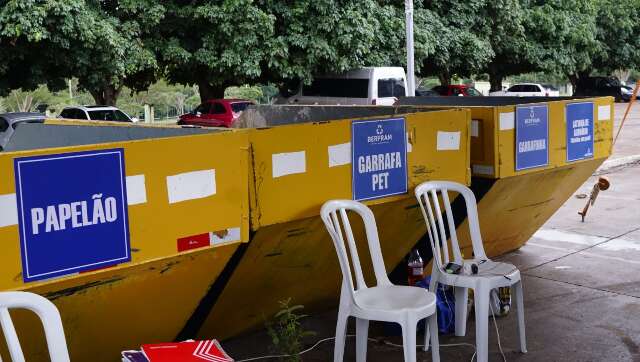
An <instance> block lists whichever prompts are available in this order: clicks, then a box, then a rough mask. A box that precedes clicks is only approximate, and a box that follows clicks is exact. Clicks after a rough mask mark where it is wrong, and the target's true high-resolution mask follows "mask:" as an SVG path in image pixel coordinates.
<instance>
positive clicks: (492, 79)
mask: <svg viewBox="0 0 640 362" xmlns="http://www.w3.org/2000/svg"><path fill="white" fill-rule="evenodd" d="M503 79H504V76H503V75H502V74H496V73H489V84H490V85H491V88H490V89H489V92H499V91H501V90H502V80H503Z"/></svg>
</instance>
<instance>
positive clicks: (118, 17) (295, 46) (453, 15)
mask: <svg viewBox="0 0 640 362" xmlns="http://www.w3.org/2000/svg"><path fill="white" fill-rule="evenodd" d="M1 3H2V6H1V7H0V54H2V56H1V57H0V95H6V94H8V93H9V92H10V91H11V90H15V89H22V90H25V91H29V90H34V89H37V88H38V86H39V85H42V84H46V85H47V86H48V88H49V89H52V90H58V89H62V88H64V87H65V85H66V83H65V80H67V79H71V78H74V79H77V80H78V82H79V83H78V87H79V88H80V89H84V90H86V91H88V92H90V93H91V95H92V96H93V98H94V100H95V102H97V103H105V104H115V102H116V100H117V99H118V96H119V95H120V93H121V92H122V91H123V89H125V90H127V91H130V92H138V91H141V90H145V89H147V88H148V87H149V85H150V84H152V83H154V82H156V81H157V80H159V79H166V80H167V81H168V82H170V83H174V84H182V85H185V86H189V87H190V86H197V89H198V91H199V94H200V98H201V99H202V100H204V99H209V98H214V97H222V96H224V92H225V89H226V88H228V87H230V86H241V85H245V84H248V85H254V84H272V85H275V86H277V87H279V88H280V89H282V90H284V89H290V88H293V87H295V86H297V85H298V84H299V82H300V81H303V82H308V81H310V80H311V79H312V77H313V76H315V75H318V74H322V73H333V72H342V71H346V70H349V69H352V68H357V67H361V66H384V65H405V62H406V57H405V25H404V1H401V0H298V1H288V0H218V1H210V0H190V1H184V0H57V1H51V0H4V1H1ZM414 3H415V16H414V19H415V27H414V29H415V54H416V70H417V73H418V74H419V75H421V76H437V77H438V78H439V79H440V81H441V82H442V83H445V84H446V83H448V82H450V81H451V78H452V77H454V76H458V77H471V76H473V75H478V74H487V75H488V76H489V78H490V81H491V85H492V88H493V89H496V88H500V87H501V83H502V79H503V78H504V77H506V76H510V75H515V74H521V73H526V72H545V73H553V74H562V75H564V76H566V77H568V78H569V79H571V80H572V81H573V82H575V81H576V80H577V79H579V78H580V77H583V76H587V75H589V74H592V73H594V72H597V73H611V72H613V71H616V70H619V69H631V68H636V67H638V66H640V64H639V63H640V37H638V36H637V35H638V34H640V22H639V21H637V19H638V16H639V15H640V10H639V9H640V0H626V1H616V0H468V1H457V0H419V1H414Z"/></svg>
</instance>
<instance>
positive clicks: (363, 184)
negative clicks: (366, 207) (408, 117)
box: [351, 118, 407, 200]
mask: <svg viewBox="0 0 640 362" xmlns="http://www.w3.org/2000/svg"><path fill="white" fill-rule="evenodd" d="M351 147H352V149H351V158H352V159H351V167H352V191H353V199H354V200H371V199H377V198H381V197H385V196H390V195H397V194H403V193H406V192H407V138H406V132H405V120H404V118H394V119H381V120H364V121H353V123H352V124H351Z"/></svg>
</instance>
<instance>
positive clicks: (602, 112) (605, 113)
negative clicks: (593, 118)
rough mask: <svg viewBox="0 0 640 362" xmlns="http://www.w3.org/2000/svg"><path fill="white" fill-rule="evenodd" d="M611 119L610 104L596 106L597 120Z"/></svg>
mask: <svg viewBox="0 0 640 362" xmlns="http://www.w3.org/2000/svg"><path fill="white" fill-rule="evenodd" d="M610 119H611V105H609V104H607V105H606V106H598V121H608V120H610Z"/></svg>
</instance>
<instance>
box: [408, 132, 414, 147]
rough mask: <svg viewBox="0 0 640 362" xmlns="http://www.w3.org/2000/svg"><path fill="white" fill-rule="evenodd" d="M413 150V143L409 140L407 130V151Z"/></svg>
mask: <svg viewBox="0 0 640 362" xmlns="http://www.w3.org/2000/svg"><path fill="white" fill-rule="evenodd" d="M411 151H413V145H412V144H411V141H410V140H409V132H407V152H411Z"/></svg>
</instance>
